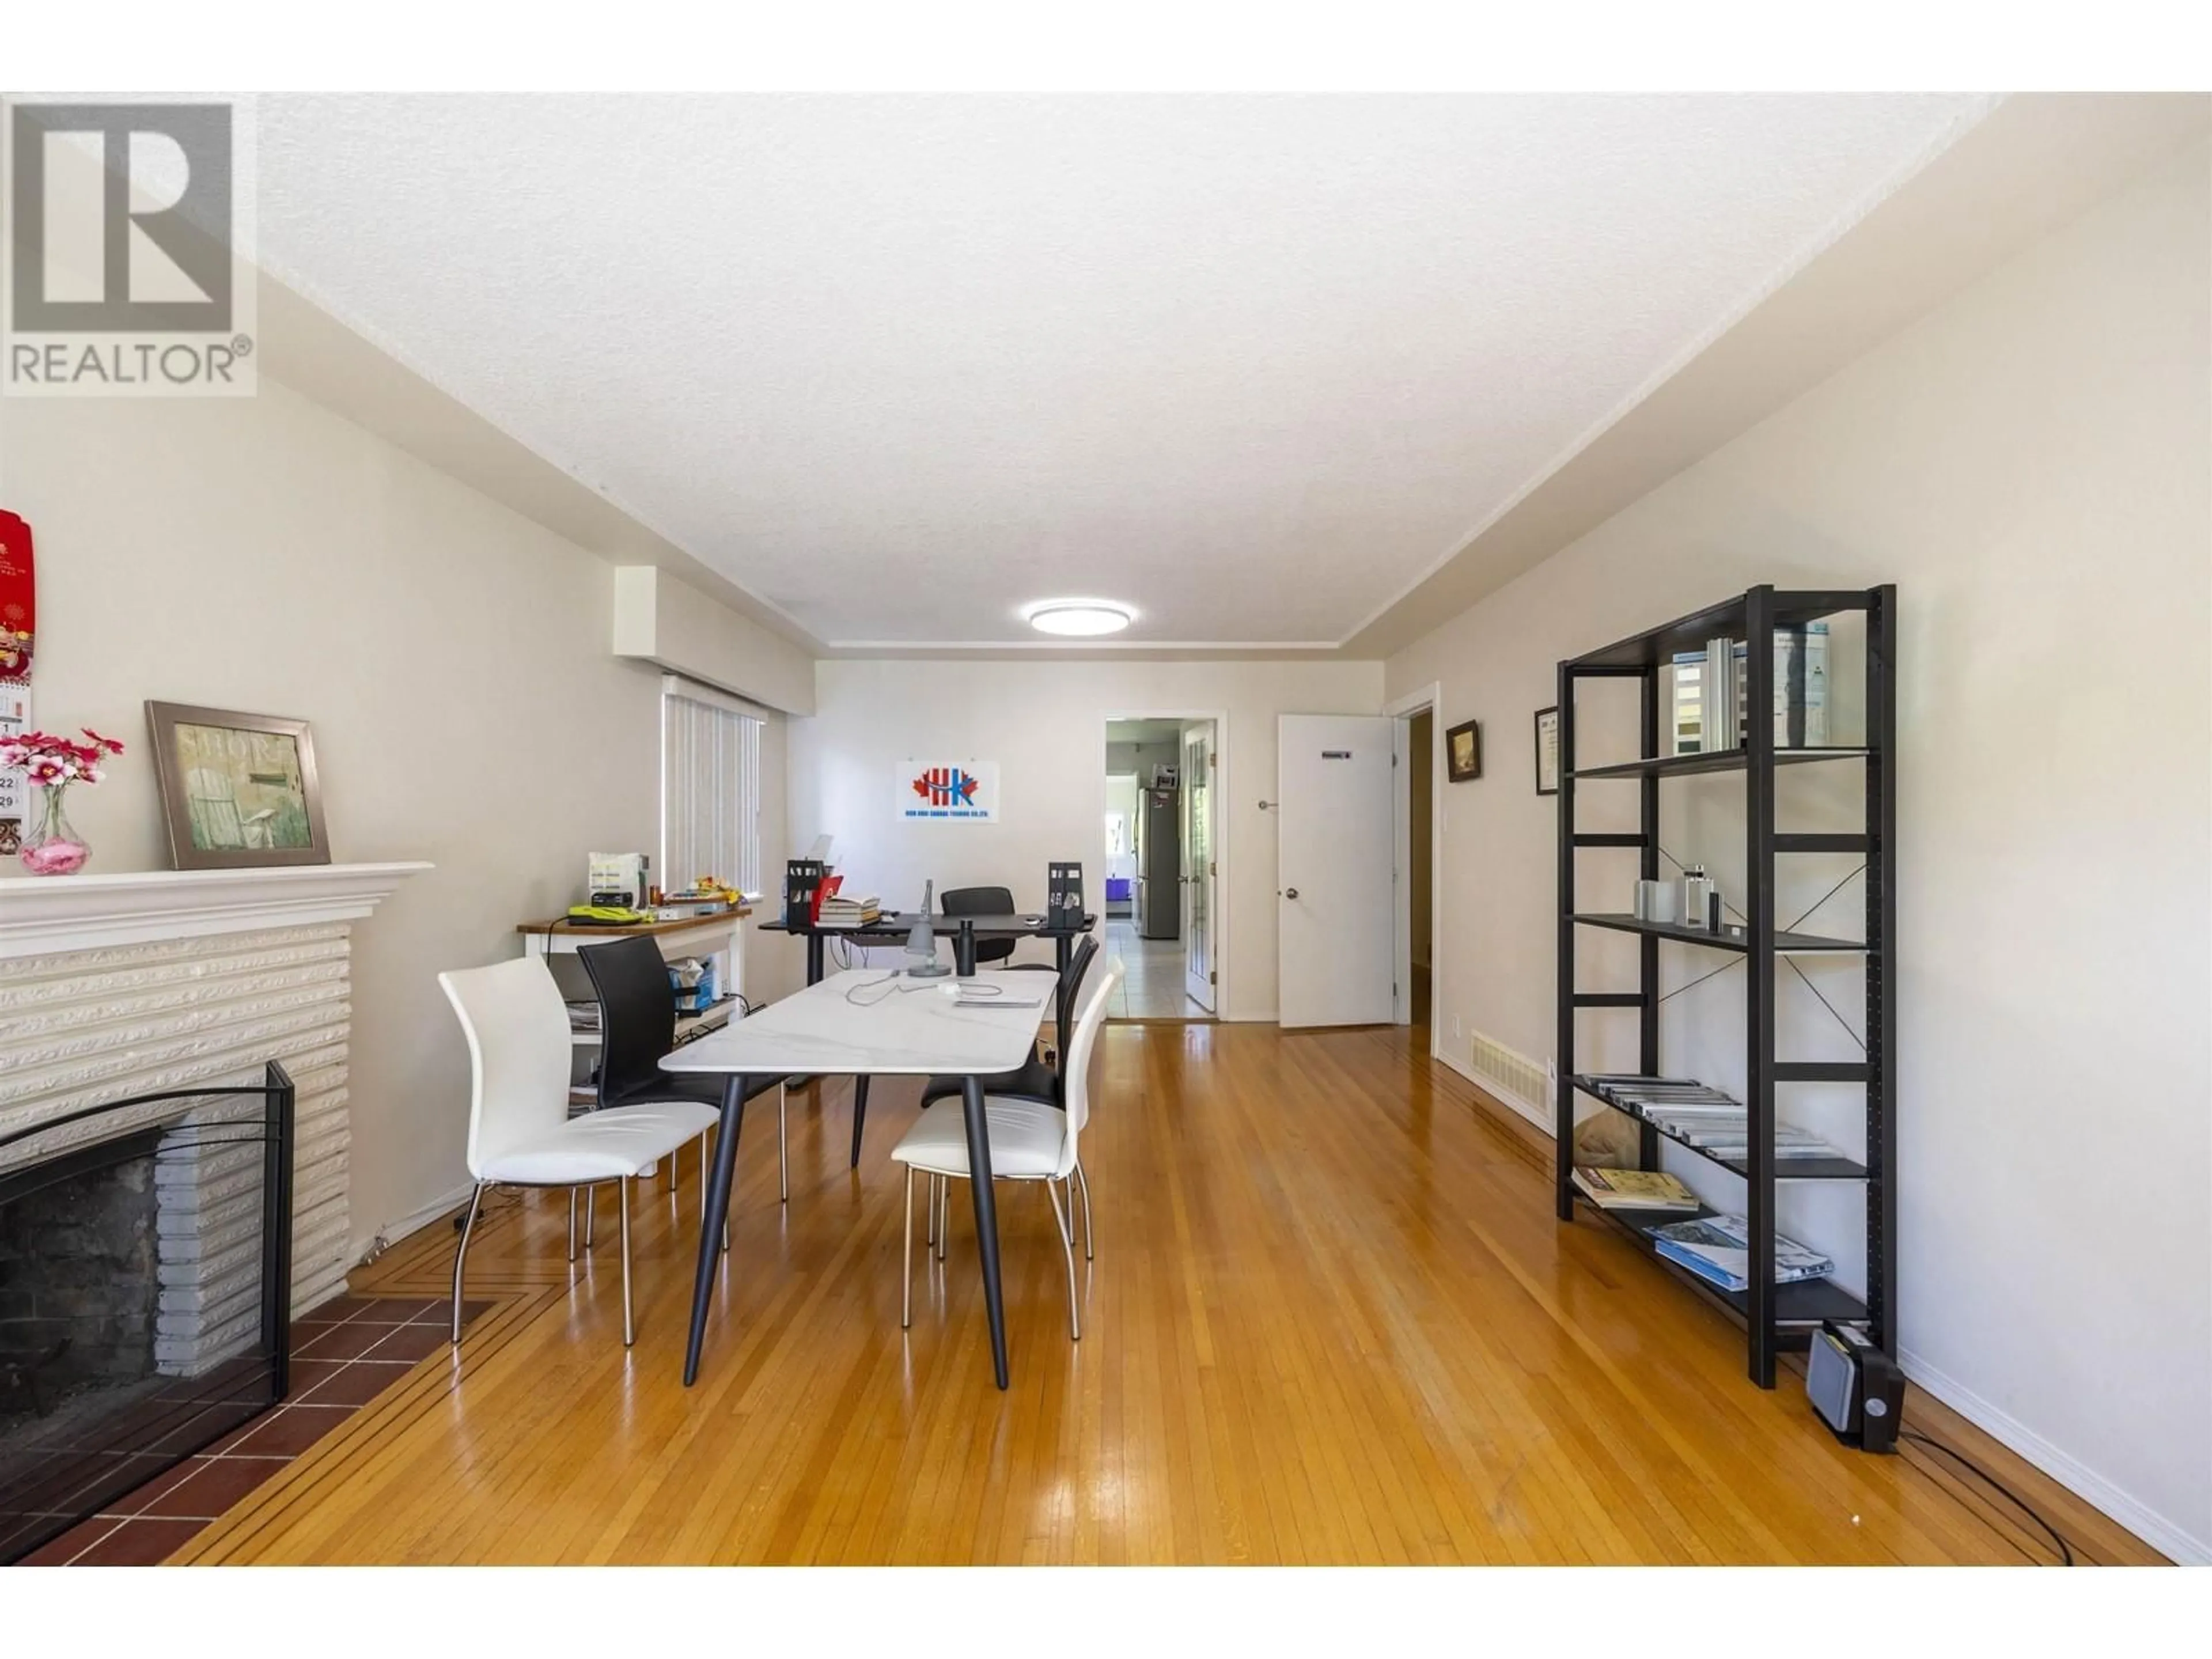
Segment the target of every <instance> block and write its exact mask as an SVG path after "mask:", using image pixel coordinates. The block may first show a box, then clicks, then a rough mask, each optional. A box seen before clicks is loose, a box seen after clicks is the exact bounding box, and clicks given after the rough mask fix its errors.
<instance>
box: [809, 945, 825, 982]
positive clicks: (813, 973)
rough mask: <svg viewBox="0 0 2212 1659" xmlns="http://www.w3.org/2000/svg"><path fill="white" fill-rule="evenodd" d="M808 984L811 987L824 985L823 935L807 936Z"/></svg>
mask: <svg viewBox="0 0 2212 1659" xmlns="http://www.w3.org/2000/svg"><path fill="white" fill-rule="evenodd" d="M806 982H807V983H808V984H809V985H819V984H821V983H822V935H821V934H819V933H809V934H808V935H807V936H806Z"/></svg>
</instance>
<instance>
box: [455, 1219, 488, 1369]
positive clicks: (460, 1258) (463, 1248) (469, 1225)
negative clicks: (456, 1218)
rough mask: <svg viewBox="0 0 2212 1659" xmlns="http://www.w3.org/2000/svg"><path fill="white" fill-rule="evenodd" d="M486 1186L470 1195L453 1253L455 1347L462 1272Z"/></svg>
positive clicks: (458, 1342)
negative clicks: (467, 1215) (465, 1216)
mask: <svg viewBox="0 0 2212 1659" xmlns="http://www.w3.org/2000/svg"><path fill="white" fill-rule="evenodd" d="M483 1193H484V1184H483V1182H481V1181H479V1182H477V1184H476V1190H475V1191H473V1192H471V1194H469V1218H468V1219H467V1220H465V1221H464V1222H463V1223H461V1243H460V1248H459V1249H456V1250H455V1251H454V1252H453V1346H455V1347H457V1348H458V1347H459V1346H461V1270H462V1269H463V1268H464V1267H467V1266H468V1261H469V1235H470V1234H471V1233H472V1232H474V1231H476V1226H477V1210H478V1209H479V1208H481V1207H482V1206H483Z"/></svg>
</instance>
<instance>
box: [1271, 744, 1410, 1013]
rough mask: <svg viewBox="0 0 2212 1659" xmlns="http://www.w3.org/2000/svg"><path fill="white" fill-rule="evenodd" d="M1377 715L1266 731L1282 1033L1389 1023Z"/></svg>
mask: <svg viewBox="0 0 2212 1659" xmlns="http://www.w3.org/2000/svg"><path fill="white" fill-rule="evenodd" d="M1395 724H1396V722H1395V721H1394V720H1390V719H1389V717H1388V716H1387V715H1382V714H1285V715H1283V716H1281V719H1280V724H1279V726H1278V727H1277V729H1276V744H1277V764H1278V767H1279V775H1278V781H1277V783H1276V787H1275V796H1276V811H1275V817H1276V826H1275V835H1276V847H1277V854H1276V859H1277V864H1276V881H1277V883H1278V886H1277V888H1276V899H1275V915H1276V940H1277V946H1276V948H1277V951H1278V953H1279V963H1280V966H1279V975H1280V977H1279V986H1280V993H1279V995H1280V1001H1279V1012H1278V1015H1277V1018H1279V1019H1280V1021H1281V1022H1282V1024H1284V1025H1285V1026H1299V1025H1386V1024H1389V1023H1390V1021H1391V1020H1392V1018H1394V1017H1395V1007H1394V999H1393V996H1392V992H1391V985H1390V975H1391V969H1392V966H1393V963H1394V959H1395V955H1396V946H1395V933H1396V928H1395V916H1396V912H1395V908H1393V904H1392V896H1391V888H1390V881H1391V854H1392V850H1393V834H1394V826H1393V822H1392V819H1393V811H1392V808H1393V805H1394V799H1393V794H1392V789H1391V781H1390V744H1391V738H1392V736H1393V731H1392V728H1393V727H1394V726H1395Z"/></svg>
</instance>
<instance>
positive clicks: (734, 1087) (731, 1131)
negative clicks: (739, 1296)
mask: <svg viewBox="0 0 2212 1659" xmlns="http://www.w3.org/2000/svg"><path fill="white" fill-rule="evenodd" d="M744 1121H745V1079H744V1076H743V1075H742V1074H740V1073H734V1072H733V1073H731V1074H730V1076H729V1078H728V1079H726V1081H725V1082H724V1083H723V1085H722V1132H721V1133H720V1134H719V1135H717V1136H716V1137H715V1138H714V1179H713V1180H712V1181H710V1182H708V1184H707V1214H706V1217H705V1218H704V1219H703V1220H702V1221H701V1222H700V1224H699V1273H698V1277H697V1278H696V1279H694V1280H693V1281H692V1285H691V1342H690V1346H688V1347H687V1348H685V1349H684V1387H685V1388H687V1389H688V1388H690V1386H691V1384H692V1383H693V1382H694V1381H696V1379H697V1377H698V1375H699V1350H700V1349H701V1348H702V1347H703V1346H705V1345H706V1341H707V1308H708V1304H709V1303H710V1302H712V1301H713V1300H714V1273H715V1272H716V1270H717V1269H718V1268H719V1267H720V1266H721V1261H722V1225H723V1223H725V1222H726V1221H727V1220H728V1219H729V1218H730V1174H731V1171H732V1170H735V1169H736V1168H737V1164H738V1131H739V1130H741V1129H742V1128H744Z"/></svg>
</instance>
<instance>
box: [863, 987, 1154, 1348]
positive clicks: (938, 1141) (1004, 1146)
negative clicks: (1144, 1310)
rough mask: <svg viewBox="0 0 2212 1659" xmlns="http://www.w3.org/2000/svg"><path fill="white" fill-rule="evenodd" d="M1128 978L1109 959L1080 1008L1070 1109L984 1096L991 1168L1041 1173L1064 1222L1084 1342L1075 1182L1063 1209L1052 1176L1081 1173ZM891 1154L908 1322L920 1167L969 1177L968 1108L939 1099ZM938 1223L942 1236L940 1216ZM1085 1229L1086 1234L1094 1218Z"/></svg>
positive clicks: (1026, 1175)
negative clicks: (1094, 1100)
mask: <svg viewBox="0 0 2212 1659" xmlns="http://www.w3.org/2000/svg"><path fill="white" fill-rule="evenodd" d="M1120 983H1121V963H1120V962H1118V961H1109V962H1108V963H1106V964H1105V969H1104V971H1103V973H1096V974H1095V976H1094V978H1093V979H1092V981H1091V987H1090V994H1089V995H1088V996H1086V997H1085V999H1084V1001H1083V1006H1082V1008H1081V1009H1080V1011H1079V1012H1078V1013H1077V1015H1076V1020H1075V1030H1074V1033H1073V1036H1070V1037H1069V1039H1068V1043H1067V1053H1066V1054H1063V1055H1062V1056H1060V1074H1061V1076H1062V1077H1063V1078H1064V1079H1066V1084H1065V1087H1066V1102H1067V1109H1066V1111H1062V1110H1060V1109H1059V1108H1058V1107H1055V1106H1051V1105H1048V1104H1046V1103H1043V1102H1042V1101H1036V1100H1023V1099H1018V1098H1015V1097H1011V1096H1003V1095H986V1096H985V1097H983V1112H984V1117H985V1120H986V1121H987V1123H988V1125H989V1129H990V1140H991V1174H992V1176H993V1177H994V1179H996V1180H999V1181H1042V1182H1044V1191H1045V1196H1046V1197H1047V1198H1048V1199H1050V1200H1052V1218H1053V1219H1054V1221H1055V1222H1057V1223H1059V1225H1060V1249H1061V1250H1062V1251H1063V1252H1064V1253H1065V1254H1066V1257H1067V1328H1068V1333H1069V1334H1070V1335H1071V1336H1072V1337H1073V1339H1074V1340H1077V1341H1081V1340H1083V1321H1082V1318H1081V1316H1079V1313H1078V1312H1077V1308H1076V1301H1077V1291H1076V1287H1075V1238H1074V1235H1073V1231H1071V1227H1070V1223H1071V1221H1072V1219H1073V1215H1074V1212H1075V1194H1074V1190H1073V1188H1072V1187H1071V1188H1069V1190H1068V1194H1067V1208H1066V1210H1065V1211H1063V1210H1062V1209H1061V1208H1060V1194H1059V1192H1058V1191H1057V1190H1055V1188H1054V1186H1053V1183H1054V1182H1062V1183H1063V1184H1064V1183H1066V1182H1068V1180H1069V1178H1070V1177H1071V1176H1073V1175H1074V1173H1075V1169H1076V1147H1077V1140H1078V1137H1079V1136H1080V1135H1081V1134H1082V1133H1083V1126H1084V1125H1085V1123H1086V1122H1088V1121H1090V1117H1091V1079H1090V1071H1091V1050H1092V1049H1093V1048H1096V1047H1097V1042H1098V1029H1099V1027H1101V1026H1102V1025H1103V1024H1105V1023H1106V1005H1107V1004H1108V1003H1109V1001H1110V1000H1112V998H1113V994H1114V990H1115V987H1116V986H1118V985H1119V984H1120ZM891 1156H892V1158H896V1160H897V1161H898V1162H899V1163H901V1164H905V1165H906V1283H905V1285H904V1286H903V1287H902V1292H901V1296H900V1304H899V1324H900V1326H901V1327H902V1328H905V1327H907V1326H910V1325H912V1324H913V1323H914V1178H915V1175H916V1174H917V1173H919V1174H922V1175H926V1176H931V1177H933V1181H932V1186H933V1188H935V1187H936V1186H937V1185H938V1183H939V1182H940V1181H941V1182H945V1183H946V1186H947V1188H948V1189H949V1183H950V1182H951V1181H954V1180H960V1181H965V1180H967V1179H969V1168H968V1120H967V1114H966V1113H965V1112H963V1111H962V1110H960V1109H958V1108H957V1107H955V1106H954V1105H953V1104H952V1103H951V1102H950V1101H947V1102H945V1103H941V1104H939V1105H937V1106H933V1107H932V1108H931V1109H929V1110H928V1111H926V1112H924V1113H923V1114H922V1115H921V1116H920V1117H919V1118H916V1119H915V1124H914V1127H912V1128H911V1129H908V1131H907V1132H906V1134H905V1136H904V1138H903V1139H901V1140H900V1142H899V1144H898V1145H897V1146H894V1147H892V1148H891ZM1086 1200H1087V1192H1086ZM935 1231H936V1235H937V1237H939V1238H940V1239H941V1238H942V1237H944V1222H943V1220H942V1219H941V1218H939V1219H938V1220H937V1223H936V1229H935ZM1084 1231H1085V1237H1086V1239H1087V1237H1088V1236H1089V1231H1090V1229H1089V1225H1088V1224H1086V1225H1085V1230H1084Z"/></svg>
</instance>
